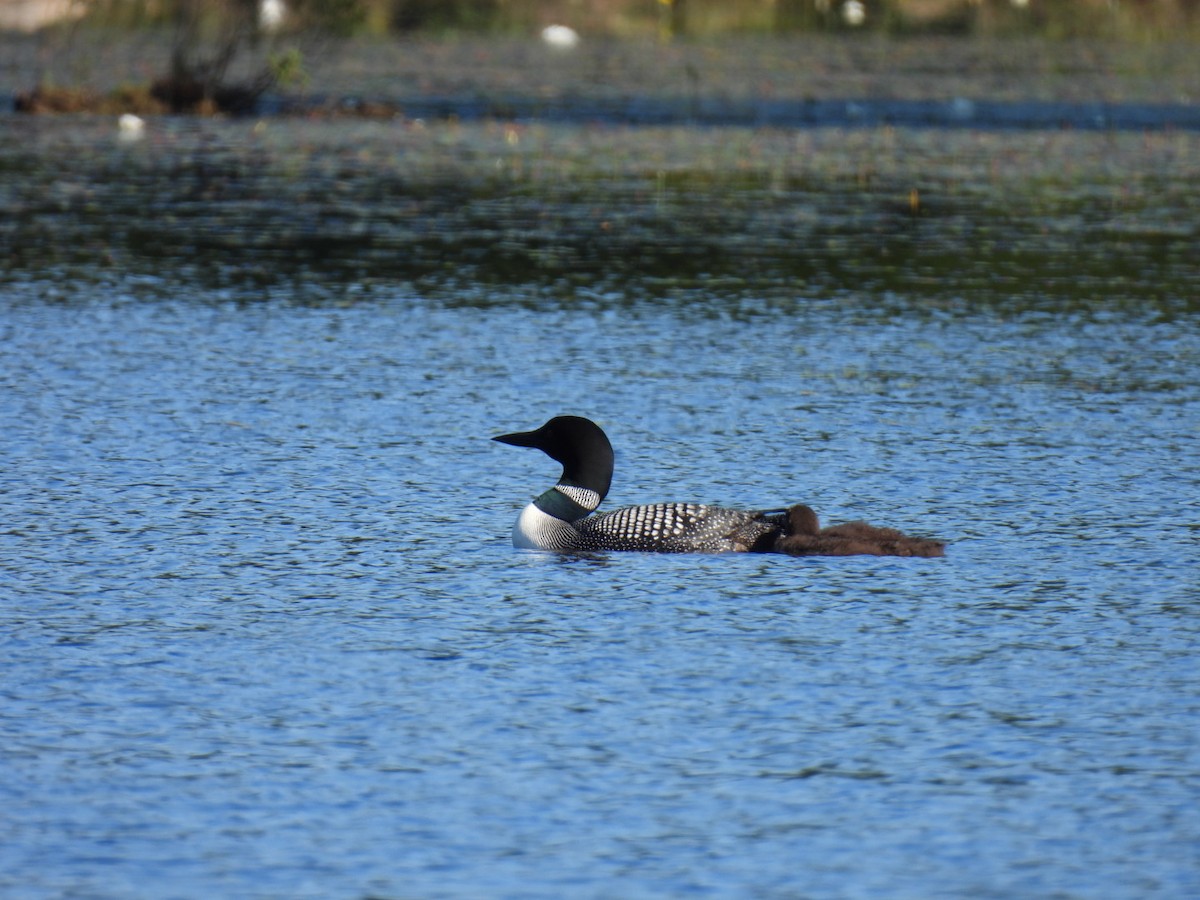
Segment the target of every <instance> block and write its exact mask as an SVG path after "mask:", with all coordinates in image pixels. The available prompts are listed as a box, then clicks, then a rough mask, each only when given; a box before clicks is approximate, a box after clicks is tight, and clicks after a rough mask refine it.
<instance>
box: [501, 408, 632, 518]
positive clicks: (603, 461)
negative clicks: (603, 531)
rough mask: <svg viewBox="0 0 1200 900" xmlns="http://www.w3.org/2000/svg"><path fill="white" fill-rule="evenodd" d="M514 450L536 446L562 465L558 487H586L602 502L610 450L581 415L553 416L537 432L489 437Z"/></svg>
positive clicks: (604, 438)
mask: <svg viewBox="0 0 1200 900" xmlns="http://www.w3.org/2000/svg"><path fill="white" fill-rule="evenodd" d="M492 440H493V441H499V442H500V443H502V444H512V445H513V446H514V447H537V448H538V449H539V450H541V451H542V452H543V453H545V454H546V455H547V456H549V457H550V458H551V459H555V460H558V461H559V462H560V463H562V467H563V473H562V478H560V479H559V483H560V484H572V485H575V486H577V487H583V488H588V489H589V490H592V491H595V492H596V493H597V494H599V495H600V499H601V500H603V499H604V497H605V496H606V495H607V494H608V488H609V485H611V484H612V475H613V449H612V444H610V443H609V442H608V436H607V435H606V434H605V433H604V432H603V431H601V430H600V426H599V425H597V424H596V423H595V422H593V421H591V420H590V419H584V418H582V417H581V416H555V417H554V418H553V419H551V420H550V421H549V422H547V423H546V424H545V425H543V426H542V427H541V428H539V429H537V430H536V431H520V432H517V433H515V434H501V435H498V436H497V437H494V438H492Z"/></svg>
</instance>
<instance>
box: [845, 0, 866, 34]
mask: <svg viewBox="0 0 1200 900" xmlns="http://www.w3.org/2000/svg"><path fill="white" fill-rule="evenodd" d="M866 20H867V7H866V6H865V5H863V4H862V3H861V2H859V0H846V2H845V3H843V4H842V21H843V22H845V23H846V24H847V25H850V26H851V27H853V28H857V27H858V26H859V25H861V24H862V23H863V22H865V21H866Z"/></svg>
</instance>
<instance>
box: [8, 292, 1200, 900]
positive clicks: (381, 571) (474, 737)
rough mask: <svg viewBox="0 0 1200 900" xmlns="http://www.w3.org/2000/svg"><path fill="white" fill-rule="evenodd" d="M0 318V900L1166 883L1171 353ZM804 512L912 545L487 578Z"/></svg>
mask: <svg viewBox="0 0 1200 900" xmlns="http://www.w3.org/2000/svg"><path fill="white" fill-rule="evenodd" d="M55 291H61V289H60V288H46V287H44V286H39V285H36V284H35V285H32V286H19V285H16V286H14V285H9V286H7V287H4V288H2V289H0V304H2V305H0V360H2V363H0V434H2V435H3V446H4V459H5V461H6V465H4V466H3V469H2V470H0V471H2V474H0V480H2V486H0V487H2V489H0V658H3V660H4V669H3V671H4V679H3V687H2V688H0V698H2V699H0V893H2V894H3V895H4V896H5V897H15V898H24V897H134V896H136V897H212V896H237V897H284V896H286V897H322V898H324V897H367V896H375V897H383V896H386V897H483V896H487V897H566V896H569V897H614V896H621V897H650V896H685V895H691V896H713V897H738V896H744V897H796V896H806V897H866V896H887V897H961V896H972V897H1014V896H1022V897H1139V898H1141V897H1151V896H1157V897H1171V898H1176V897H1184V896H1196V895H1200V694H1198V692H1197V678H1196V671H1197V670H1196V657H1197V649H1198V643H1200V641H1198V638H1200V634H1198V630H1200V611H1198V610H1200V582H1198V579H1197V574H1196V573H1197V566H1196V564H1197V556H1198V554H1197V550H1198V529H1200V499H1198V498H1200V457H1198V454H1197V451H1196V446H1197V444H1196V439H1195V431H1196V427H1197V423H1198V422H1200V387H1198V386H1197V385H1198V378H1197V376H1198V374H1200V327H1198V326H1200V322H1197V318H1196V315H1195V314H1194V313H1190V312H1187V311H1181V312H1179V314H1178V315H1175V316H1162V315H1155V316H1151V315H1142V314H1140V313H1138V312H1136V311H1131V310H1129V309H1125V308H1120V309H1118V308H1112V307H1110V306H1106V307H1101V308H1099V309H1096V310H1093V311H1090V312H1081V311H1073V312H1056V311H1053V310H1047V309H1045V308H1042V307H1041V306H1039V305H1038V304H1037V303H1029V304H1024V305H1016V306H1014V307H1013V308H1011V309H996V308H991V309H978V308H972V307H971V306H969V305H968V304H963V305H962V306H961V307H954V306H942V307H941V308H938V309H926V308H922V307H921V305H920V304H919V303H918V302H916V301H901V300H897V302H896V304H894V305H888V304H880V303H879V302H878V299H877V298H875V299H869V298H859V297H854V296H843V297H838V298H834V299H818V298H807V297H797V298H796V299H795V301H794V302H785V301H782V300H780V299H778V298H776V299H775V300H773V301H772V302H770V303H767V302H762V301H759V300H756V299H755V298H754V297H753V296H740V297H738V296H735V297H727V298H721V299H713V298H702V297H697V296H684V297H677V298H674V299H665V300H658V301H655V302H643V301H638V300H637V299H636V298H629V297H623V296H607V297H588V296H586V295H584V296H578V297H575V298H573V299H572V300H570V301H564V300H561V299H553V298H539V297H537V296H532V297H500V298H498V299H496V300H495V301H494V302H488V300H487V299H485V297H484V296H483V295H482V294H477V293H471V292H468V293H466V294H465V295H464V296H463V297H462V298H460V300H459V302H448V301H447V300H446V299H445V298H441V299H432V298H428V297H422V296H418V295H414V294H411V293H406V292H404V291H401V290H399V289H397V290H395V291H387V290H382V291H378V292H376V294H374V295H373V296H371V297H367V298H362V299H359V300H357V301H356V300H355V298H354V296H353V295H347V296H343V297H341V298H338V301H337V302H320V303H312V304H293V303H289V302H286V300H285V299H283V298H280V297H267V298H260V299H257V300H254V301H249V300H248V299H247V298H246V297H240V296H222V295H214V294H211V293H209V294H205V293H204V292H202V291H195V292H194V293H193V295H190V296H189V295H187V294H186V293H185V292H181V293H180V295H179V296H172V295H171V294H172V292H169V291H164V290H162V289H161V287H160V286H157V285H155V284H153V283H150V282H145V283H143V282H136V281H118V282H115V283H112V284H107V285H101V286H92V287H83V288H79V289H78V290H76V291H74V292H72V293H69V294H62V293H59V294H55ZM563 412H572V413H578V414H584V415H589V416H591V417H593V418H595V419H596V420H597V421H599V422H600V423H601V424H602V425H603V426H604V427H605V428H606V429H607V430H608V432H609V434H610V436H611V437H612V439H613V442H614V444H615V445H616V448H617V454H618V457H617V467H618V468H617V474H616V479H615V481H614V487H613V492H612V494H611V495H610V499H609V501H608V503H607V504H606V507H612V506H615V505H619V504H622V503H634V502H643V501H654V500H663V499H686V500H699V501H710V502H721V503H724V504H728V505H744V506H761V505H771V506H774V505H778V504H781V503H787V502H793V501H804V502H807V503H809V504H810V505H812V506H813V507H814V508H815V509H817V511H818V512H819V513H821V515H822V517H823V519H824V520H825V521H828V522H835V521H839V520H846V519H851V518H866V519H869V520H871V521H873V522H876V523H878V524H884V525H891V526H895V527H899V528H903V529H905V530H908V531H913V532H916V533H922V534H928V535H932V536H937V537H940V538H943V539H946V540H948V541H949V542H950V545H949V548H948V553H947V557H946V558H945V559H940V560H911V559H886V558H884V559H877V558H848V559H792V558H784V557H771V556H748V555H747V556H684V557H676V556H671V557H656V556H653V555H640V554H628V555H619V554H617V555H610V556H600V557H593V558H558V557H553V556H547V555H541V554H535V553H527V552H521V551H516V550H514V549H513V548H512V547H511V545H510V543H509V529H510V528H511V525H512V521H513V519H514V518H515V516H516V514H517V511H518V510H519V509H520V507H521V506H522V505H523V504H524V503H525V502H527V501H528V499H529V498H530V497H532V496H533V495H534V494H536V493H538V492H540V490H542V489H543V488H544V487H546V486H547V485H549V484H550V483H551V482H552V481H553V479H554V478H555V477H556V475H557V468H556V467H555V465H554V464H553V463H552V462H551V461H550V460H548V459H547V458H545V457H544V456H542V455H540V454H538V453H537V452H536V451H530V450H521V449H518V448H512V447H505V446H502V445H499V444H495V443H493V442H491V441H489V440H487V438H488V437H489V436H491V435H493V434H497V433H500V432H505V431H513V430H518V429H524V428H530V427H534V426H536V425H538V424H540V423H541V422H542V421H543V420H544V419H546V418H547V417H549V416H550V415H553V414H556V413H563Z"/></svg>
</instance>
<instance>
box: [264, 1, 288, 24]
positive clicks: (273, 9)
mask: <svg viewBox="0 0 1200 900" xmlns="http://www.w3.org/2000/svg"><path fill="white" fill-rule="evenodd" d="M285 18H287V4H286V3H284V2H283V0H262V2H260V3H259V4H258V27H259V28H261V29H262V30H263V31H278V30H279V27H280V26H281V25H282V24H283V20H284V19H285Z"/></svg>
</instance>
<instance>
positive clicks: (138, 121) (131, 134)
mask: <svg viewBox="0 0 1200 900" xmlns="http://www.w3.org/2000/svg"><path fill="white" fill-rule="evenodd" d="M117 133H118V134H119V135H120V136H121V140H123V141H136V140H137V139H138V138H140V137H141V136H142V135H144V134H145V133H146V120H145V119H143V118H142V117H141V116H135V115H134V114H133V113H122V114H121V117H120V118H118V119H117Z"/></svg>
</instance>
